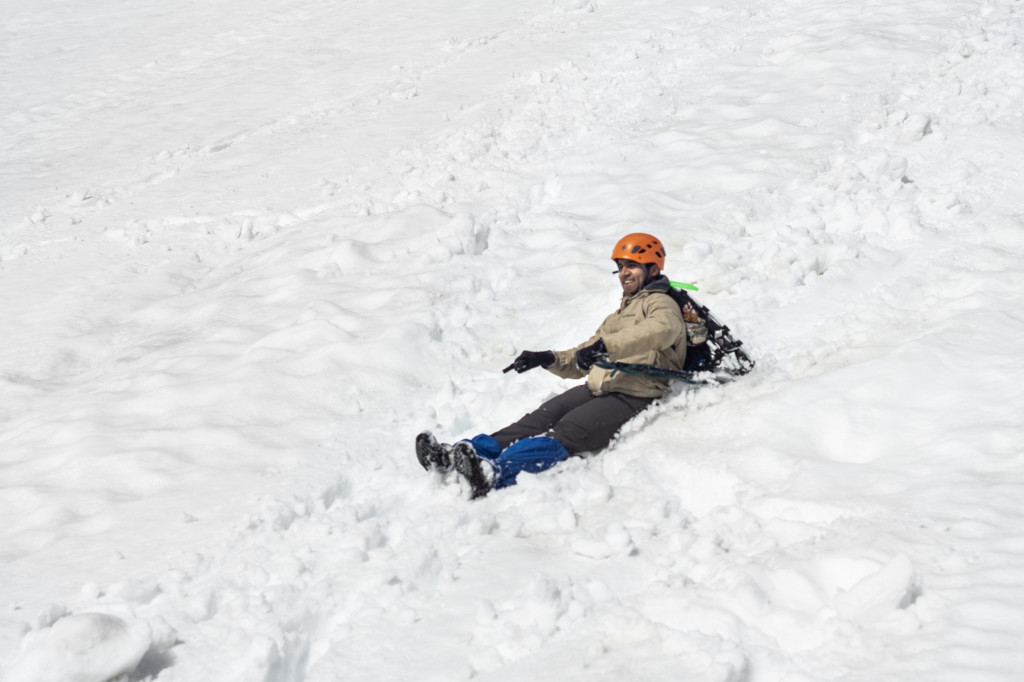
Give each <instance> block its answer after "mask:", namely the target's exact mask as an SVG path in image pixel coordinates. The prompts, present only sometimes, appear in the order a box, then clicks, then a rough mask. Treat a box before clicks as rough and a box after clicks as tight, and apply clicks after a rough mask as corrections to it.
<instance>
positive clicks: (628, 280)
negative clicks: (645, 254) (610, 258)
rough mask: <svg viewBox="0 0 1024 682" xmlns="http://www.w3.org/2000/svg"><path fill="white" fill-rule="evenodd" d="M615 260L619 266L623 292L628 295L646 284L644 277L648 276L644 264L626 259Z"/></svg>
mask: <svg viewBox="0 0 1024 682" xmlns="http://www.w3.org/2000/svg"><path fill="white" fill-rule="evenodd" d="M615 262H616V263H617V264H618V266H619V284H621V285H622V293H624V294H626V295H627V296H629V295H630V294H635V293H636V292H637V291H639V290H640V287H642V286H643V285H644V279H645V278H646V277H647V273H646V272H645V271H644V266H642V265H640V264H639V263H637V262H635V261H631V260H624V259H620V260H617V261H615Z"/></svg>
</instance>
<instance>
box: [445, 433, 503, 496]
mask: <svg viewBox="0 0 1024 682" xmlns="http://www.w3.org/2000/svg"><path fill="white" fill-rule="evenodd" d="M452 460H453V462H452V463H453V464H454V465H455V470H456V471H458V472H459V475H461V476H462V477H463V478H464V479H466V482H467V483H469V487H470V488H472V489H473V499H476V498H478V497H483V496H484V495H486V494H487V493H489V492H491V487H492V486H493V485H494V484H493V479H494V467H493V466H492V465H491V464H490V463H489V462H484V461H483V459H481V458H480V455H478V454H476V448H474V447H473V444H472V443H468V442H466V441H460V442H458V443H456V444H455V447H453V448H452Z"/></svg>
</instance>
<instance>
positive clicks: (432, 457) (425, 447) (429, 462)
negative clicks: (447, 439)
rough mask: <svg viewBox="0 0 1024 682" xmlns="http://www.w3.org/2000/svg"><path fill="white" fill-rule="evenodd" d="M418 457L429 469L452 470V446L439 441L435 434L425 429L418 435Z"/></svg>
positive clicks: (440, 471) (442, 472) (441, 472)
mask: <svg viewBox="0 0 1024 682" xmlns="http://www.w3.org/2000/svg"><path fill="white" fill-rule="evenodd" d="M416 459H418V460H419V462H420V466H421V467H423V468H424V469H426V470H427V471H436V472H438V473H440V474H446V473H448V472H449V471H451V470H452V446H450V445H447V444H445V443H438V442H437V439H436V438H434V434H432V433H431V432H430V431H424V432H423V433H421V434H420V435H418V436H416Z"/></svg>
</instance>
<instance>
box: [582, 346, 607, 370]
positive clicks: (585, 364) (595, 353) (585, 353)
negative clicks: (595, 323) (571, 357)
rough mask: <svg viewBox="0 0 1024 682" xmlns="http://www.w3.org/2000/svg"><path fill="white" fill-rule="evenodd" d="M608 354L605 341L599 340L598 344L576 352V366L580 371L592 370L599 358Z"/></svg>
mask: <svg viewBox="0 0 1024 682" xmlns="http://www.w3.org/2000/svg"><path fill="white" fill-rule="evenodd" d="M607 354H608V349H607V348H605V346H604V341H602V340H601V339H598V340H597V343H592V344H590V345H589V346H584V347H583V348H580V349H579V350H578V351H576V366H577V367H579V368H580V369H590V368H591V367H593V365H594V362H595V361H596V360H597V359H598V358H599V357H601V356H602V355H607Z"/></svg>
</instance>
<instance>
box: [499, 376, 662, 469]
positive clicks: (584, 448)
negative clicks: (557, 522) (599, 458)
mask: <svg viewBox="0 0 1024 682" xmlns="http://www.w3.org/2000/svg"><path fill="white" fill-rule="evenodd" d="M654 400H655V399H654V398H636V397H634V396H631V395H625V394H624V393H606V394H604V395H600V396H595V395H594V394H593V393H591V392H590V389H589V388H587V387H586V386H576V387H575V388H570V389H569V390H568V391H566V392H565V393H563V394H561V395H559V396H555V397H554V398H552V399H551V400H549V401H547V402H546V403H544V404H543V405H541V406H540V407H539V408H537V409H536V410H534V411H533V412H531V413H529V414H528V415H526V416H525V417H523V418H522V419H520V420H519V421H517V422H516V423H515V424H510V425H509V426H506V427H505V428H503V429H502V430H500V431H498V432H497V433H492V434H491V436H492V437H493V438H494V439H495V440H496V441H498V443H500V444H501V447H502V449H504V448H507V447H508V446H509V445H511V444H512V443H515V442H516V441H517V440H520V439H522V438H527V437H529V436H549V437H551V438H554V439H555V440H557V441H558V442H559V443H561V444H562V445H563V446H564V447H565V449H566V450H568V451H569V454H570V455H575V454H578V453H581V452H597V451H598V450H601V449H603V448H604V447H605V446H607V445H608V443H610V442H611V440H612V438H614V437H615V434H616V433H618V431H619V429H621V428H622V425H623V424H625V423H626V422H628V421H629V420H630V419H632V418H633V417H635V416H636V415H638V414H640V412H642V411H643V410H644V409H645V408H647V407H648V406H649V405H650V404H651V403H653V402H654Z"/></svg>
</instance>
